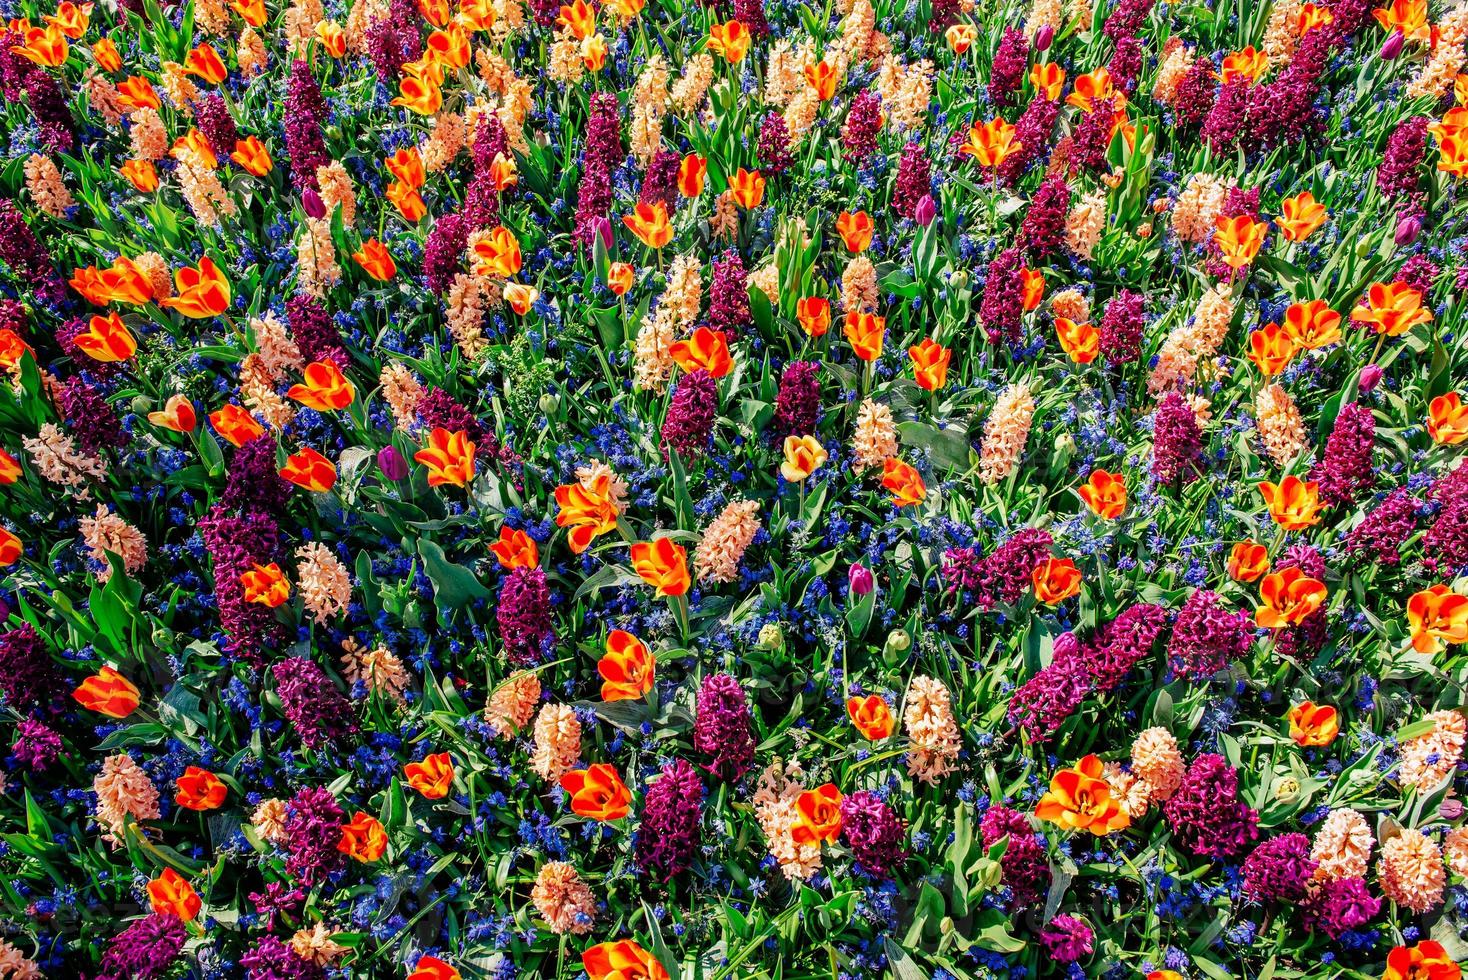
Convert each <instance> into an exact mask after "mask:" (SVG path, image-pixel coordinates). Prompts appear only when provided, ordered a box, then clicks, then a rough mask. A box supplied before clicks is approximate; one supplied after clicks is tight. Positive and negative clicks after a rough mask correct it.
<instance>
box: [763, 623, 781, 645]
mask: <svg viewBox="0 0 1468 980" xmlns="http://www.w3.org/2000/svg"><path fill="white" fill-rule="evenodd" d="M759 645H760V646H761V647H762V648H764V649H766V650H778V649H780V648H781V647H782V646H784V645H785V631H784V630H782V629H780V624H779V623H766V624H765V625H763V626H761V627H760V628H759Z"/></svg>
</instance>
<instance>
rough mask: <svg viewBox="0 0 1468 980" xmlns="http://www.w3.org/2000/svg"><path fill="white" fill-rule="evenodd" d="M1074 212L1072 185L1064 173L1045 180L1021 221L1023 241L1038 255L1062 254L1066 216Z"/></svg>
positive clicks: (1032, 252)
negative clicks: (1071, 200) (1071, 198)
mask: <svg viewBox="0 0 1468 980" xmlns="http://www.w3.org/2000/svg"><path fill="white" fill-rule="evenodd" d="M1069 212H1070V187H1069V185H1067V184H1066V182H1065V178H1064V177H1063V176H1061V175H1060V174H1058V173H1057V174H1051V175H1050V176H1048V177H1046V178H1045V179H1044V180H1043V181H1041V183H1040V186H1039V189H1037V190H1036V191H1035V196H1034V199H1033V200H1031V202H1030V208H1029V210H1028V211H1026V212H1025V217H1024V221H1023V222H1022V223H1021V224H1020V232H1019V233H1020V241H1021V242H1022V243H1023V244H1024V247H1025V251H1027V252H1028V253H1029V254H1031V255H1033V256H1035V257H1036V258H1045V257H1046V256H1049V255H1058V254H1060V253H1061V252H1062V251H1063V250H1064V249H1065V218H1066V215H1067V214H1068V213H1069Z"/></svg>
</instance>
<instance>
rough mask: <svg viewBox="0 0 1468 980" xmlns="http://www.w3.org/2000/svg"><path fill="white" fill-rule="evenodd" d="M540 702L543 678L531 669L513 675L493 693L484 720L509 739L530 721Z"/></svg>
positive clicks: (497, 732)
mask: <svg viewBox="0 0 1468 980" xmlns="http://www.w3.org/2000/svg"><path fill="white" fill-rule="evenodd" d="M539 703H540V678H538V677H536V676H535V675H534V674H532V673H529V672H523V673H519V674H513V675H511V676H510V678H509V679H508V680H506V681H505V682H504V683H503V684H501V685H500V686H499V687H498V688H496V689H495V692H494V693H493V694H491V695H490V696H489V703H487V704H486V705H485V706H484V720H485V721H486V722H488V723H489V726H490V727H491V728H493V729H494V732H495V734H496V735H498V736H499V737H500V738H509V737H510V736H512V735H516V734H518V733H519V731H520V729H522V728H524V727H525V726H526V725H528V724H530V719H531V718H533V717H534V716H535V706H536V705H537V704H539Z"/></svg>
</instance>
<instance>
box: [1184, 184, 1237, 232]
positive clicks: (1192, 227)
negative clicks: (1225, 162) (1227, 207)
mask: <svg viewBox="0 0 1468 980" xmlns="http://www.w3.org/2000/svg"><path fill="white" fill-rule="evenodd" d="M1230 186H1232V183H1231V182H1230V181H1227V180H1225V179H1223V178H1222V177H1216V176H1214V175H1213V174H1193V176H1191V177H1189V178H1188V183H1187V185H1186V186H1185V187H1183V192H1182V193H1181V194H1179V195H1178V197H1177V201H1176V203H1174V204H1173V206H1172V230H1173V232H1174V233H1175V234H1176V235H1177V237H1178V238H1181V239H1182V240H1183V241H1185V242H1189V243H1191V244H1197V243H1199V242H1206V241H1208V240H1210V239H1211V238H1212V237H1213V232H1214V231H1215V228H1214V225H1213V219H1214V218H1216V217H1218V214H1219V212H1221V211H1222V210H1223V199H1224V196H1225V195H1226V194H1227V193H1228V190H1229V187H1230Z"/></svg>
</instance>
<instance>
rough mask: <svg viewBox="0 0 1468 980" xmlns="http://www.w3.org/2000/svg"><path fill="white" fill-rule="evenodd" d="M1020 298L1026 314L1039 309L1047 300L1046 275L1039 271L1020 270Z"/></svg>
mask: <svg viewBox="0 0 1468 980" xmlns="http://www.w3.org/2000/svg"><path fill="white" fill-rule="evenodd" d="M1019 282H1020V297H1021V300H1022V303H1023V305H1024V310H1025V312H1026V313H1028V312H1030V311H1031V310H1036V309H1039V307H1040V301H1041V300H1042V299H1044V298H1045V273H1043V272H1041V271H1040V270H1039V269H1021V270H1019Z"/></svg>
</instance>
